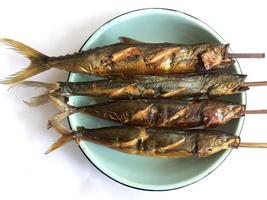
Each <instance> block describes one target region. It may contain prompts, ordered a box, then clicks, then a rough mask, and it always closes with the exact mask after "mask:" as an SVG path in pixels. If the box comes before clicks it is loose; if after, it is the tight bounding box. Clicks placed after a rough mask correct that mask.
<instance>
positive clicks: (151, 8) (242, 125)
mask: <svg viewBox="0 0 267 200" xmlns="http://www.w3.org/2000/svg"><path fill="white" fill-rule="evenodd" d="M143 10H163V11H171V12H177V13H179V14H182V15H185V16H187V17H191V18H193V19H195V20H197V21H199V22H201V23H203V24H204V25H205V26H207V27H208V28H209V29H211V30H212V31H213V32H215V33H216V34H217V36H219V37H220V39H221V40H223V41H225V40H224V39H223V38H222V36H221V35H220V34H219V33H218V32H216V31H215V30H214V29H213V28H212V27H211V26H209V25H208V24H207V23H206V22H204V21H202V20H200V19H198V18H197V17H195V16H192V15H190V14H188V13H186V12H183V11H180V10H176V9H170V8H161V7H147V8H140V9H135V10H130V11H128V12H124V13H122V14H119V15H116V16H115V17H113V18H111V19H109V20H108V21H106V22H105V23H103V24H102V25H101V26H99V27H98V28H97V29H96V30H95V31H93V33H92V34H91V35H90V36H89V37H88V38H87V39H86V40H85V42H84V43H83V44H82V46H81V48H80V49H79V51H78V52H81V51H82V49H83V48H84V47H85V45H86V44H87V42H88V41H89V40H90V39H91V38H92V37H93V36H94V35H95V33H96V32H97V31H98V30H100V29H101V28H102V27H103V26H105V25H106V24H108V23H110V22H111V21H113V20H115V19H117V18H119V17H122V16H124V15H127V14H130V13H134V12H138V11H143ZM236 64H237V66H238V68H239V70H240V74H243V72H242V69H241V67H240V64H239V62H238V60H236ZM71 74H72V72H69V74H68V77H67V82H69V80H70V76H71ZM243 98H244V99H243V101H244V102H245V104H247V94H246V92H244V95H243ZM67 122H68V125H69V127H70V129H72V130H73V128H72V126H71V122H70V118H69V117H67ZM244 122H245V116H244V117H243V120H242V121H240V122H239V126H240V130H239V133H238V135H240V134H241V133H242V129H243V127H244ZM79 149H80V150H81V152H82V153H83V155H84V156H85V157H86V158H87V160H88V161H89V162H90V163H91V164H92V165H93V166H94V167H95V168H96V169H98V170H99V171H100V172H101V173H102V174H104V175H105V176H107V177H108V178H110V179H111V180H113V181H115V182H117V183H119V184H121V185H123V186H126V187H128V188H132V189H136V190H141V191H150V192H157V191H162V192H163V191H171V190H177V189H181V188H183V187H186V186H189V185H192V184H195V183H197V182H199V181H200V180H202V179H203V178H206V177H207V176H208V175H210V174H211V173H212V172H214V171H215V170H216V169H217V168H218V167H219V166H221V164H222V163H224V161H225V160H226V158H227V157H228V156H229V155H230V154H231V152H232V150H229V153H228V154H227V155H226V156H225V158H224V159H223V160H222V161H221V162H220V163H219V164H218V165H217V166H216V167H215V168H214V169H212V170H211V171H210V172H208V173H207V174H205V175H204V176H203V177H201V178H199V179H197V180H195V181H193V182H191V183H187V184H185V185H183V186H178V187H174V188H168V189H147V188H141V187H135V186H132V185H130V184H126V183H124V182H121V181H119V180H117V179H115V178H113V177H111V176H110V175H108V174H107V173H106V172H104V171H103V170H101V169H100V168H99V167H98V166H97V165H96V164H95V163H94V162H93V161H92V160H91V159H90V158H89V157H88V155H86V153H85V152H84V151H83V149H82V147H81V146H80V145H79Z"/></svg>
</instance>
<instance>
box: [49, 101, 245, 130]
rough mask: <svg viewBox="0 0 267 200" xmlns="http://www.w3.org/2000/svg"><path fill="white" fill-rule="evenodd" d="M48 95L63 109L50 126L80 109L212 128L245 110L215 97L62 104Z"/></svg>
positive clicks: (121, 118) (113, 117) (142, 121)
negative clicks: (83, 104) (80, 104)
mask: <svg viewBox="0 0 267 200" xmlns="http://www.w3.org/2000/svg"><path fill="white" fill-rule="evenodd" d="M49 98H50V101H51V102H52V103H53V104H54V105H55V106H56V107H57V108H59V109H60V110H61V111H62V113H60V114H59V115H57V116H55V117H54V118H53V119H52V120H50V121H49V126H53V124H54V123H55V122H58V121H60V120H62V119H63V118H65V117H66V116H69V115H71V114H73V113H77V112H80V113H84V114H87V115H93V116H96V117H99V118H102V119H106V120H109V121H114V122H117V123H120V124H126V125H131V126H145V127H173V128H192V127H197V126H202V125H204V126H205V127H207V128H211V127H215V126H218V125H222V124H225V123H226V122H228V121H230V120H232V119H235V118H239V117H240V116H243V115H244V113H245V105H240V104H234V103H230V102H227V101H218V100H197V101H186V100H176V99H139V100H118V101H112V102H106V103H101V104H95V105H90V106H83V107H75V106H70V105H67V104H64V103H63V102H61V101H60V100H58V99H57V98H55V97H52V96H51V97H49Z"/></svg>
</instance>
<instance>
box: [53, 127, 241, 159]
mask: <svg viewBox="0 0 267 200" xmlns="http://www.w3.org/2000/svg"><path fill="white" fill-rule="evenodd" d="M55 128H56V129H57V130H58V131H59V132H60V133H61V134H62V135H63V137H62V138H61V140H58V141H57V142H56V143H55V144H53V145H52V146H51V147H50V149H49V150H48V152H50V151H52V150H54V149H56V148H58V147H60V146H61V145H62V141H64V142H68V141H71V140H73V139H74V140H75V141H76V142H77V143H78V144H79V143H80V141H89V142H93V143H95V144H100V145H103V146H106V147H109V148H112V149H115V150H119V151H122V152H125V153H129V154H136V155H143V156H150V157H157V158H182V157H190V156H194V155H196V156H198V157H207V156H210V155H212V154H214V153H217V152H219V151H222V150H224V149H228V148H237V147H238V145H239V143H240V138H239V137H238V136H234V135H231V134H227V133H224V132H219V131H215V130H197V129H195V130H177V129H168V128H157V129H150V128H143V127H106V128H98V129H86V128H81V127H80V128H78V130H77V131H73V132H70V131H68V130H67V129H64V128H63V127H62V126H61V125H58V124H57V125H56V126H55ZM64 131H65V132H64ZM64 138H65V140H64Z"/></svg>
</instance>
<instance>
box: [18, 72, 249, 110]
mask: <svg viewBox="0 0 267 200" xmlns="http://www.w3.org/2000/svg"><path fill="white" fill-rule="evenodd" d="M245 78H246V75H241V74H230V73H215V72H209V73H195V74H188V75H165V76H138V77H135V78H133V79H126V80H122V79H109V80H97V81H87V82H57V83H43V82H36V81H23V82H21V83H20V84H18V85H20V86H28V87H37V88H46V89H47V91H45V93H44V94H42V95H41V96H39V97H34V98H32V100H31V101H28V102H27V104H28V105H30V106H37V105H40V104H43V103H46V102H47V100H48V98H47V95H53V96H55V97H69V96H75V95H79V96H94V97H105V98H109V99H159V98H160V99H161V98H179V99H185V98H192V97H193V98H195V99H197V98H201V97H208V98H209V97H218V96H225V95H232V94H238V93H240V92H243V91H246V90H247V89H248V87H246V86H243V84H244V83H245V82H244V81H245Z"/></svg>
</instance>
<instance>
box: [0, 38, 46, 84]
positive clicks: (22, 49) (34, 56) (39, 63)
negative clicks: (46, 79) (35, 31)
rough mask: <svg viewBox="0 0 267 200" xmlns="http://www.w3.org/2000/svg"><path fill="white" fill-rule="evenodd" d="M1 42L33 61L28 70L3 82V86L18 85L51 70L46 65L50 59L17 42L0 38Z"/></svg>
mask: <svg viewBox="0 0 267 200" xmlns="http://www.w3.org/2000/svg"><path fill="white" fill-rule="evenodd" d="M0 42H1V43H4V44H6V45H7V46H10V47H11V49H13V50H15V51H16V52H18V53H20V54H22V55H24V56H25V57H27V58H28V59H30V61H31V63H30V65H29V66H28V67H27V68H25V69H23V70H21V71H19V72H17V73H15V74H12V75H10V76H9V77H7V78H6V79H4V80H1V81H0V83H1V84H14V83H18V82H20V81H23V80H25V79H27V78H29V77H32V76H34V75H36V74H39V73H41V72H43V71H46V70H48V69H49V67H48V66H47V65H46V64H45V60H46V59H47V58H48V56H46V55H44V54H42V53H40V52H38V51H36V50H34V49H32V48H31V47H28V46H26V45H24V44H22V43H20V42H17V41H15V40H11V39H6V38H0Z"/></svg>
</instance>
